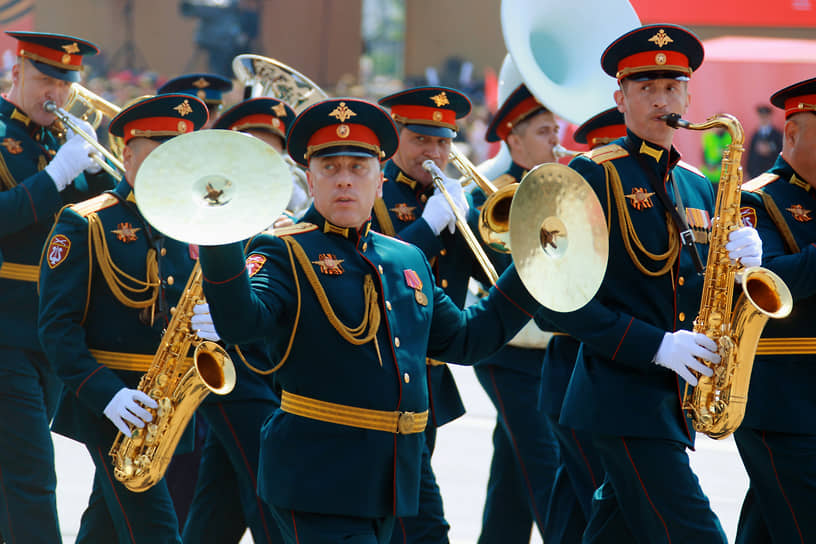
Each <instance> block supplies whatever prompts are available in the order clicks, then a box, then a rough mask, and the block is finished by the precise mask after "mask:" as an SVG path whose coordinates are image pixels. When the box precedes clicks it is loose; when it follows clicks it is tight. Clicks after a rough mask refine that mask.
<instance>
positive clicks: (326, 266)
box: [312, 253, 345, 276]
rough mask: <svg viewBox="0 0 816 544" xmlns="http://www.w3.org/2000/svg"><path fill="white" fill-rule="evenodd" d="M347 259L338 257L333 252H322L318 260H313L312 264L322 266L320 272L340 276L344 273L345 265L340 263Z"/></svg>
mask: <svg viewBox="0 0 816 544" xmlns="http://www.w3.org/2000/svg"><path fill="white" fill-rule="evenodd" d="M344 260H345V259H338V258H337V257H335V256H334V255H332V254H331V253H321V254H320V258H319V259H318V260H317V261H312V264H316V265H318V266H320V272H321V273H322V274H327V275H329V276H339V275H340V274H342V273H343V267H342V266H340V264H341V263H342V262H343V261H344Z"/></svg>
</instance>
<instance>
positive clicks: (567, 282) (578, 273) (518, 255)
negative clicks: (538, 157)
mask: <svg viewBox="0 0 816 544" xmlns="http://www.w3.org/2000/svg"><path fill="white" fill-rule="evenodd" d="M510 247H511V248H512V255H513V262H514V263H515V265H516V269H517V270H518V274H519V277H520V278H521V280H522V282H524V286H525V287H527V290H528V291H529V292H530V294H531V295H533V297H535V299H536V300H538V302H540V303H541V304H542V305H543V306H545V307H547V308H549V309H551V310H555V311H558V312H570V311H573V310H577V309H578V308H580V307H581V306H583V305H584V304H586V303H587V302H589V300H590V299H592V297H593V296H595V293H596V292H597V291H598V288H599V287H600V286H601V282H602V281H603V277H604V274H605V272H606V263H607V259H608V256H609V238H608V236H607V230H606V219H605V217H604V212H603V209H602V208H601V203H600V202H599V201H598V197H597V196H595V193H594V192H593V190H592V187H590V185H589V183H587V181H586V180H585V179H584V178H583V176H581V174H579V173H578V172H576V171H575V170H573V169H572V168H570V167H568V166H564V165H563V164H558V163H547V164H541V165H539V166H536V167H535V168H533V169H532V170H530V172H529V173H528V174H527V175H526V176H524V178H523V179H522V180H521V183H520V185H519V188H518V190H517V191H516V194H515V196H514V197H513V202H512V204H511V205H510Z"/></svg>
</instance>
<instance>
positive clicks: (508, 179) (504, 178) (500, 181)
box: [493, 174, 518, 189]
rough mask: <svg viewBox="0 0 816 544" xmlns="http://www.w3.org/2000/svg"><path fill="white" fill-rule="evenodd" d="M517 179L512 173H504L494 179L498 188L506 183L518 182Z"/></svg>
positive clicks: (494, 183)
mask: <svg viewBox="0 0 816 544" xmlns="http://www.w3.org/2000/svg"><path fill="white" fill-rule="evenodd" d="M516 181H518V180H517V179H516V178H514V177H513V176H511V175H510V174H502V175H501V176H499V177H497V178H496V179H494V180H493V185H495V186H496V189H501V188H502V187H504V186H505V185H510V184H512V183H516Z"/></svg>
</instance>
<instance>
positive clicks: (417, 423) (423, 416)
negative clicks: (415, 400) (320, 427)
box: [281, 391, 428, 434]
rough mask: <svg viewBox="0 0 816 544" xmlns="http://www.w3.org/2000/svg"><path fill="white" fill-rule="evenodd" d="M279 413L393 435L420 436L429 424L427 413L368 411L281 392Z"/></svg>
mask: <svg viewBox="0 0 816 544" xmlns="http://www.w3.org/2000/svg"><path fill="white" fill-rule="evenodd" d="M281 410H283V411H284V412H287V413H290V414H294V415H296V416H301V417H307V418H309V419H316V420H318V421H325V422H326V423H335V424H337V425H347V426H349V427H357V428H360V429H369V430H372V431H384V432H387V433H395V434H413V433H421V432H422V431H424V430H425V425H426V424H427V423H428V410H425V411H424V412H388V411H386V410H371V409H368V408H357V407H355V406H346V405H345V404H335V403H333V402H326V401H322V400H317V399H311V398H309V397H303V396H300V395H296V394H294V393H290V392H289V391H284V392H283V395H281Z"/></svg>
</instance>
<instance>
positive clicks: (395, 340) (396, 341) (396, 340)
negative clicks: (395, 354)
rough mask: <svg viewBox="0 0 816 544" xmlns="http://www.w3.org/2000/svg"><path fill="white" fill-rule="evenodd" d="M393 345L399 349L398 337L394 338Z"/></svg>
mask: <svg viewBox="0 0 816 544" xmlns="http://www.w3.org/2000/svg"><path fill="white" fill-rule="evenodd" d="M394 345H395V346H397V347H399V336H395V337H394Z"/></svg>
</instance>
